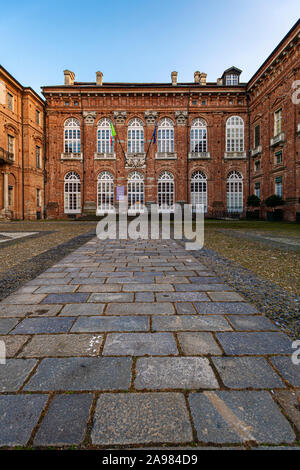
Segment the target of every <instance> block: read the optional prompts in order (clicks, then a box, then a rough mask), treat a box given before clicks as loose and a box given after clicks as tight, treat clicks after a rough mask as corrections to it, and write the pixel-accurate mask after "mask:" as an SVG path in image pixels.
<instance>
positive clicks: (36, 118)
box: [35, 109, 41, 125]
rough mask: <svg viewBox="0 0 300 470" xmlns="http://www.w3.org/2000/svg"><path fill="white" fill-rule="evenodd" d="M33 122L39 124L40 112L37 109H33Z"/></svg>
mask: <svg viewBox="0 0 300 470" xmlns="http://www.w3.org/2000/svg"><path fill="white" fill-rule="evenodd" d="M35 122H36V124H38V125H40V124H41V113H40V111H39V110H38V109H36V110H35Z"/></svg>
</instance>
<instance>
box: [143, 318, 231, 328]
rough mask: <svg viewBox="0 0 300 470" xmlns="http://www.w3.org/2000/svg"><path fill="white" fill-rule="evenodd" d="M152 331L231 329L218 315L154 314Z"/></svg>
mask: <svg viewBox="0 0 300 470" xmlns="http://www.w3.org/2000/svg"><path fill="white" fill-rule="evenodd" d="M152 329H153V331H231V330H232V328H231V326H230V325H229V323H228V322H227V321H226V320H225V318H224V317H222V316H219V315H214V316H208V317H204V316H203V317H200V316H198V315H180V316H179V315H173V316H171V317H166V316H159V315H155V316H153V318H152Z"/></svg>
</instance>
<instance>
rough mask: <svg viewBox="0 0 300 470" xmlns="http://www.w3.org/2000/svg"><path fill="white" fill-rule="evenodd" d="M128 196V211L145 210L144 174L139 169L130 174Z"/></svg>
mask: <svg viewBox="0 0 300 470" xmlns="http://www.w3.org/2000/svg"><path fill="white" fill-rule="evenodd" d="M127 198H128V213H135V212H142V211H143V210H144V176H143V175H142V174H141V173H139V172H138V171H133V172H132V173H130V174H129V175H128V185H127Z"/></svg>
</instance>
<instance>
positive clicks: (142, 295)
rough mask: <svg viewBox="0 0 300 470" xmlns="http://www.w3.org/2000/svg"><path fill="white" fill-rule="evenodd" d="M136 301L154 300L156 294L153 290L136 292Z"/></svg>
mask: <svg viewBox="0 0 300 470" xmlns="http://www.w3.org/2000/svg"><path fill="white" fill-rule="evenodd" d="M135 301H136V302H154V301H155V298H154V294H153V292H136V294H135Z"/></svg>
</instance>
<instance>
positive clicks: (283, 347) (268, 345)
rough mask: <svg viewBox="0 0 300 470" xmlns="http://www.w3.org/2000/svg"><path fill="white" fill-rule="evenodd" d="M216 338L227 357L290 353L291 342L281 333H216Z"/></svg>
mask: <svg viewBox="0 0 300 470" xmlns="http://www.w3.org/2000/svg"><path fill="white" fill-rule="evenodd" d="M216 337H217V339H218V340H219V341H220V343H221V345H222V347H223V349H224V351H225V353H226V354H229V355H237V356H238V355H244V354H255V355H257V354H291V353H292V340H291V339H290V338H289V337H288V336H287V335H285V334H284V333H281V332H278V333H277V332H276V333H275V332H270V333H269V332H258V333H256V332H251V333H240V332H232V333H216ZM299 373H300V371H299Z"/></svg>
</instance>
